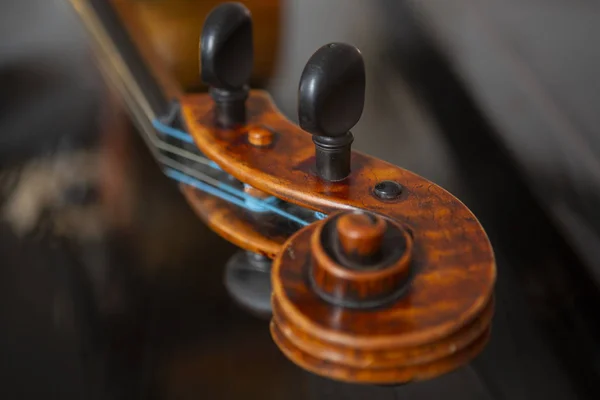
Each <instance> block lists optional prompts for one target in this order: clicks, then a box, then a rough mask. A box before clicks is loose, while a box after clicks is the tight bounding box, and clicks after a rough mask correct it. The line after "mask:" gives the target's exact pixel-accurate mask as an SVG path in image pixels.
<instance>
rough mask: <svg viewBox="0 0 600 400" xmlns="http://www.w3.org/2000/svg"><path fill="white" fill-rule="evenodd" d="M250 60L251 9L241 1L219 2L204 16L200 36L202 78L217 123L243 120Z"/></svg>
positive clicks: (231, 124) (250, 70)
mask: <svg viewBox="0 0 600 400" xmlns="http://www.w3.org/2000/svg"><path fill="white" fill-rule="evenodd" d="M253 63H254V51H253V42H252V18H251V15H250V11H249V10H248V9H247V8H246V7H245V6H243V5H242V4H240V3H229V2H228V3H223V4H221V5H220V6H218V7H216V8H215V9H214V10H213V11H211V13H210V14H209V15H208V17H207V18H206V20H205V22H204V27H203V28H202V35H201V38H200V65H201V76H202V81H203V82H205V83H206V84H207V85H209V87H210V94H211V96H212V98H213V100H214V101H215V105H216V110H215V113H216V119H217V124H218V125H220V126H222V127H225V128H229V127H232V126H235V125H238V124H243V123H244V122H245V120H246V106H245V102H246V99H247V98H248V90H249V89H248V81H249V80H250V76H251V74H252V66H253Z"/></svg>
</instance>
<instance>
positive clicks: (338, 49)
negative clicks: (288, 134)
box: [298, 43, 365, 182]
mask: <svg viewBox="0 0 600 400" xmlns="http://www.w3.org/2000/svg"><path fill="white" fill-rule="evenodd" d="M364 102H365V64H364V62H363V58H362V55H361V53H360V51H359V50H358V49H357V48H356V47H354V46H351V45H348V44H345V43H331V44H328V45H325V46H323V47H321V48H320V49H319V50H317V51H316V52H315V54H313V55H312V57H311V58H310V59H309V60H308V63H307V64H306V66H305V67H304V71H303V72H302V77H301V78H300V87H299V89H298V117H299V121H300V127H301V128H302V129H304V130H305V131H307V132H310V133H311V134H312V135H313V142H314V143H315V154H316V170H317V174H318V175H319V176H320V177H321V178H322V179H324V180H326V181H332V182H334V181H341V180H343V179H345V178H346V177H347V176H348V175H350V155H351V145H352V142H353V141H354V136H353V135H352V132H350V129H352V127H354V125H356V123H357V122H358V120H359V119H360V116H361V114H362V111H363V106H364Z"/></svg>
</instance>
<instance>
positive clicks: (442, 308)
mask: <svg viewBox="0 0 600 400" xmlns="http://www.w3.org/2000/svg"><path fill="white" fill-rule="evenodd" d="M181 104H182V111H183V116H184V120H185V122H186V124H187V128H188V130H189V132H190V133H191V134H192V136H193V137H194V140H195V142H196V144H197V145H198V147H199V148H200V150H202V152H203V153H204V154H206V155H207V156H208V157H209V158H211V159H212V160H214V161H215V162H216V163H217V164H219V165H220V167H221V168H222V169H223V170H225V171H226V172H228V173H230V174H231V175H233V176H234V177H235V178H236V179H239V180H240V181H242V182H244V183H247V184H249V185H252V186H253V187H255V188H257V189H259V190H262V191H265V192H267V193H270V194H272V195H274V196H277V197H279V198H281V199H284V200H286V201H289V202H291V203H295V204H298V205H300V206H303V207H306V208H309V209H313V210H317V211H321V212H325V213H328V214H330V213H331V212H334V211H339V210H356V209H360V210H365V211H370V212H373V213H377V214H380V215H382V216H385V217H387V218H389V219H390V220H391V221H394V222H396V223H398V224H400V225H401V226H402V227H404V228H405V229H406V231H407V232H409V233H410V236H411V237H412V250H411V252H410V258H411V264H410V265H411V271H412V276H411V281H410V284H409V285H408V287H407V289H406V292H405V293H404V294H403V296H402V297H400V299H399V300H396V301H395V302H394V303H393V304H392V305H390V306H387V307H382V308H380V309H377V310H375V311H374V310H356V309H349V308H343V307H339V306H335V305H333V304H331V302H328V301H324V300H323V298H322V297H320V295H318V294H317V293H316V292H315V290H314V287H312V286H308V285H310V284H309V283H307V280H306V276H307V273H309V272H310V271H308V270H307V268H310V266H311V265H312V263H311V262H309V260H310V255H311V251H312V250H311V248H312V247H314V243H313V244H312V245H311V237H312V236H311V235H312V233H314V230H315V229H318V227H319V226H321V224H322V223H324V222H320V223H316V224H312V225H310V226H308V227H305V228H303V229H302V230H300V231H299V232H297V233H296V234H295V235H294V236H292V237H291V238H290V239H289V240H288V241H287V242H286V244H285V245H284V248H283V249H282V250H281V251H280V252H279V253H278V255H277V257H276V259H275V262H274V269H273V290H274V293H273V304H274V308H275V309H276V310H277V311H275V316H274V319H273V322H272V326H271V328H272V329H271V330H272V335H273V338H274V340H275V341H276V342H277V344H278V346H279V347H280V348H281V349H282V351H283V352H284V353H285V354H286V355H287V356H288V357H289V358H290V359H291V360H292V361H293V362H295V363H296V364H298V365H300V366H302V367H304V368H306V369H308V370H311V371H313V372H315V373H318V374H321V375H324V376H328V377H332V378H335V379H341V380H346V381H350V382H364V383H367V382H370V383H398V382H406V381H410V380H417V379H426V378H431V377H434V376H437V375H439V374H442V373H444V372H447V371H450V370H452V369H454V368H457V367H458V366H460V365H463V364H464V363H467V362H469V361H470V360H471V359H472V358H473V357H475V356H476V354H477V353H478V352H479V351H480V350H481V348H482V347H483V346H484V344H485V342H486V340H487V337H488V335H489V318H487V317H486V316H487V315H488V313H491V307H492V306H491V304H492V300H491V299H492V291H493V285H494V282H495V277H496V270H495V261H494V255H493V252H492V249H491V246H490V243H489V240H488V238H487V236H486V234H485V232H484V230H483V228H482V227H481V225H480V224H479V222H478V221H477V219H476V218H475V217H474V216H473V214H472V213H471V212H470V211H469V210H468V209H467V207H465V206H464V205H463V204H462V203H461V202H460V201H459V200H457V199H456V198H455V197H453V196H452V195H451V194H449V193H448V192H447V191H445V190H443V189H442V188H440V187H439V186H437V185H435V184H433V183H431V182H429V181H427V180H425V179H424V178H422V177H420V176H418V175H416V174H413V173H411V172H409V171H406V170H404V169H402V168H399V167H397V166H394V165H391V164H389V163H386V162H384V161H382V160H378V159H376V158H373V157H369V156H367V155H364V154H361V153H359V152H353V153H352V157H351V159H352V172H351V174H350V176H349V177H348V178H347V179H346V180H344V181H342V182H325V181H322V180H321V179H320V178H318V177H317V175H316V174H315V172H314V144H313V143H312V138H311V136H310V135H309V134H308V133H306V132H303V131H302V130H301V129H300V128H299V127H298V126H296V125H294V124H292V123H291V122H290V121H288V120H286V119H285V118H283V117H282V116H281V114H280V113H279V112H278V110H277V109H276V108H275V107H274V105H273V103H272V101H271V99H270V97H269V96H268V94H266V93H265V92H262V91H252V92H251V94H250V96H249V99H248V101H247V111H248V126H249V127H256V126H262V127H264V128H267V129H269V130H271V131H272V132H274V133H275V136H274V140H273V143H272V144H271V145H270V146H269V147H256V146H253V145H252V144H250V143H249V140H248V130H249V128H246V127H241V128H237V129H234V130H223V129H219V128H217V127H216V126H215V124H214V115H213V105H212V101H211V100H210V98H209V97H208V96H206V95H190V96H183V97H182V99H181ZM383 180H392V181H396V182H398V183H400V184H401V185H402V186H403V187H404V191H403V193H402V195H401V196H400V198H398V199H397V200H395V201H385V200H381V199H379V198H378V197H376V196H375V195H374V194H373V188H374V186H375V185H376V184H377V183H378V182H380V181H383ZM229 224H231V223H229ZM220 229H222V227H221V228H220ZM250 234H253V233H250ZM242 236H243V234H238V235H237V236H236V240H237V241H238V242H242V241H252V242H253V243H254V244H258V243H259V241H258V240H257V239H256V238H254V239H249V238H246V239H244V238H242ZM346 272H347V271H346ZM317 280H318V279H317ZM474 327H477V328H474ZM307 338H308V339H307ZM315 343H316V344H315ZM311 346H313V347H311ZM317 346H321V351H320V352H317V351H314V347H317ZM428 346H430V347H428ZM428 348H435V351H433V350H431V352H429V351H426V350H422V349H428ZM311 349H312V350H311ZM419 351H421V352H424V353H423V354H424V355H423V357H422V360H421V359H419V358H412V359H411V358H410V357H408V355H407V354H413V352H417V353H418V352H419ZM396 352H399V353H398V354H404V356H402V357H404V361H402V360H396V361H394V362H391V361H388V364H386V363H385V362H383V361H381V364H380V365H381V367H380V368H379V367H377V368H375V367H374V368H369V367H368V365H364V366H362V367H361V366H360V365H359V366H357V365H355V364H353V363H352V357H354V356H356V355H360V354H363V355H364V359H365V360H371V361H372V362H374V364H373V365H378V363H379V361H377V360H376V359H374V358H373V357H376V355H377V354H379V355H381V354H395V353H396ZM351 353H352V354H354V356H353V355H352V354H351ZM329 355H337V356H336V357H338V358H336V359H335V360H329V359H327V357H329ZM382 357H384V358H385V356H382ZM402 357H401V356H399V358H402ZM407 357H408V359H409V361H407ZM415 357H416V356H415ZM359 358H360V357H359ZM349 360H350V361H349ZM373 360H375V361H373ZM419 360H420V361H419ZM423 360H425V361H423ZM390 363H391V364H390ZM407 363H408V364H407ZM367 364H368V363H367ZM412 364H414V365H412Z"/></svg>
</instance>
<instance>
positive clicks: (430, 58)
mask: <svg viewBox="0 0 600 400" xmlns="http://www.w3.org/2000/svg"><path fill="white" fill-rule="evenodd" d="M203 2H204V1H200V0H198V1H197V2H192V1H191V0H190V1H183V0H179V1H162V2H161V1H156V2H145V1H141V0H131V1H130V2H125V1H123V2H121V3H123V4H125V3H131V4H133V3H139V4H140V6H139V7H140V8H138V9H137V12H138V13H139V14H140V15H141V16H142V17H144V18H147V19H146V21H154V20H153V19H152V18H158V17H157V15H158V16H159V17H161V18H162V21H167V22H165V24H164V26H161V28H162V29H166V30H165V31H166V32H168V33H169V35H167V36H160V35H158V34H156V35H154V36H152V35H150V36H151V39H152V41H153V43H154V44H155V45H157V43H158V44H160V43H163V47H160V46H158V47H159V50H158V53H159V54H160V55H161V56H163V58H165V59H166V60H167V65H168V66H170V67H171V72H172V73H173V74H174V75H175V76H177V78H178V79H179V81H180V82H181V83H182V85H183V86H184V87H185V88H187V89H190V88H194V85H197V82H199V78H198V77H197V76H196V75H195V70H196V69H195V68H196V66H195V65H192V64H189V65H192V66H191V67H188V64H185V65H184V66H182V65H183V64H182V62H180V59H178V58H177V57H176V56H177V54H176V52H175V50H173V48H172V47H170V46H169V43H176V42H177V41H181V40H183V39H181V38H179V37H178V35H183V33H184V32H187V31H186V30H185V29H184V25H183V24H177V21H176V20H174V19H173V18H175V17H176V16H177V15H181V12H180V11H179V12H180V14H177V12H178V11H177V10H178V9H183V8H185V7H186V3H187V5H188V6H189V5H190V4H191V3H198V4H199V3H203ZM116 3H119V2H118V1H117V2H116ZM159 3H163V6H165V7H166V8H164V9H172V10H175V11H173V12H172V13H170V12H163V11H161V12H158V11H157V10H158V9H157V8H153V6H156V7H158V6H157V4H159ZM204 3H206V6H205V7H204V8H208V9H210V7H211V6H212V5H214V4H215V3H217V1H206V2H204ZM247 3H249V5H250V3H253V6H254V7H255V9H256V12H254V11H253V13H254V14H255V15H256V16H257V17H259V18H261V23H260V26H261V29H263V30H264V31H265V32H267V33H266V34H265V35H263V36H261V38H262V39H261V42H259V43H258V44H257V45H258V46H260V45H261V43H262V45H263V46H264V47H263V53H261V54H260V55H259V56H258V59H257V63H258V67H257V72H256V75H257V76H256V77H255V78H256V79H255V80H256V82H257V83H256V85H257V86H262V87H265V88H266V89H267V90H269V91H270V92H271V93H272V95H273V97H274V99H275V101H276V103H277V105H278V106H279V108H280V109H281V110H282V111H283V112H284V113H285V114H286V115H287V116H288V117H289V118H290V119H292V120H295V118H296V91H297V85H298V79H299V77H300V74H301V71H302V68H303V67H304V64H305V62H306V60H308V58H309V57H310V55H311V54H312V53H313V52H314V51H315V50H316V49H317V48H318V47H320V46H321V45H323V44H325V43H328V42H332V41H344V42H348V43H352V44H354V45H356V46H358V47H359V48H360V49H361V50H362V52H363V55H364V58H365V61H366V66H367V73H368V76H367V103H366V107H365V111H364V113H363V118H362V120H361V121H360V123H359V124H358V125H357V127H356V128H355V130H354V134H355V136H356V145H355V148H357V149H359V150H362V151H364V152H367V153H370V154H372V155H374V156H377V157H380V158H383V159H385V160H388V161H390V162H393V163H395V164H397V165H400V166H401V167H403V168H406V169H409V170H412V171H414V172H416V173H418V174H421V175H423V176H424V177H426V178H428V179H430V180H432V181H434V182H435V183H437V184H439V185H441V186H443V187H445V188H446V189H448V190H449V191H450V192H452V193H453V194H455V195H456V196H457V197H459V198H460V199H461V200H463V201H464V202H465V203H466V204H467V206H469V207H470V208H471V209H472V210H473V211H474V213H475V214H476V215H477V216H478V218H479V219H480V221H481V222H482V224H483V226H484V227H485V229H486V230H487V232H488V234H489V236H490V239H491V241H492V244H493V246H494V249H495V252H496V257H497V263H498V284H497V311H496V315H495V320H494V331H493V336H492V340H491V342H490V344H489V345H488V347H487V348H486V350H485V351H484V352H483V354H481V355H480V356H479V357H478V358H477V359H476V361H475V362H474V363H472V364H471V365H470V366H468V367H465V368H462V369H461V370H458V371H455V372H453V373H451V374H448V375H446V376H444V377H442V378H439V379H436V380H434V381H431V382H426V383H419V384H411V385H407V386H403V387H397V388H392V387H385V388H383V387H364V386H353V385H346V384H341V383H336V382H332V381H328V380H325V379H321V378H317V377H315V376H313V375H311V374H309V373H306V372H304V371H301V370H300V369H299V368H297V367H295V366H293V365H292V364H291V363H289V362H288V361H287V360H285V359H284V357H283V356H282V355H280V353H279V351H278V350H277V349H276V347H275V345H274V344H273V343H272V342H271V340H270V337H269V332H268V325H267V323H266V322H264V321H261V320H259V319H256V318H254V317H253V316H251V315H249V314H247V313H246V312H245V311H243V310H241V309H240V308H239V307H237V306H236V305H235V304H233V303H232V301H231V300H230V299H229V297H228V296H227V294H226V291H225V289H224V287H223V283H222V274H223V265H224V264H225V262H226V261H227V259H228V258H229V257H230V256H231V255H232V254H234V251H235V249H234V248H233V246H231V245H229V244H228V243H226V242H224V241H223V240H222V239H220V238H218V237H217V236H216V235H215V234H213V233H212V232H210V231H209V230H208V229H207V228H206V227H205V226H204V225H203V224H202V223H201V222H200V221H199V220H198V219H197V218H196V217H195V216H194V214H193V213H192V211H191V210H190V209H189V207H188V206H187V204H186V203H185V201H184V200H183V198H182V197H181V195H180V194H179V192H178V189H177V187H176V186H175V185H174V184H173V183H172V182H170V181H168V180H167V179H166V178H165V177H163V176H162V175H161V173H160V171H159V169H158V167H157V166H156V165H155V164H154V163H153V161H152V159H151V157H150V154H149V153H148V151H147V150H146V149H145V147H144V145H143V143H142V141H141V140H140V139H139V136H138V135H137V133H136V132H135V129H134V128H133V126H131V124H130V123H129V122H128V121H127V118H126V117H125V116H124V114H123V112H122V110H121V107H120V105H119V104H118V102H115V101H114V100H113V97H112V96H111V95H110V93H109V91H108V90H107V87H106V84H105V83H104V80H103V79H102V77H101V75H100V74H99V72H98V70H97V68H96V63H95V61H94V58H93V56H92V51H91V48H90V43H89V37H88V36H87V35H86V32H85V29H84V28H83V26H82V24H81V21H80V20H79V19H78V18H77V14H76V13H75V12H74V11H73V8H72V6H71V4H70V3H69V2H68V1H66V0H63V1H61V0H4V1H3V2H2V3H1V4H0V21H1V23H0V33H1V39H0V84H1V90H0V127H1V133H0V168H1V170H0V184H1V186H0V200H1V202H2V204H1V207H2V223H1V225H0V321H1V325H0V327H1V329H0V360H1V361H0V363H1V365H2V371H1V372H2V373H1V374H0V398H2V399H33V398H39V397H40V396H43V397H45V398H50V399H54V398H56V399H65V400H68V399H124V398H128V399H133V398H140V399H188V398H189V399H191V398H194V399H195V398H209V399H238V398H239V399H246V398H247V399H254V398H256V399H325V398H334V399H338V398H339V399H362V398H365V399H366V398H373V399H404V398H407V399H408V398H410V399H440V398H444V399H446V398H447V399H538V398H539V399H542V398H544V399H595V398H600V389H599V388H598V387H597V384H596V383H597V382H598V378H599V373H600V347H599V343H600V336H599V329H600V326H599V322H600V317H599V315H598V310H599V309H600V304H599V303H600V296H599V293H598V282H599V280H600V263H599V261H598V260H599V259H600V257H599V256H600V254H599V252H600V211H599V210H600V208H599V205H600V203H599V201H598V200H599V196H600V135H599V133H598V128H597V126H598V123H599V122H600V117H599V114H598V112H597V111H596V108H597V104H598V103H599V101H600V81H599V80H598V78H597V76H596V75H597V71H598V70H600V46H598V41H599V39H598V38H599V34H600V28H599V27H600V25H599V22H600V6H598V5H597V4H595V3H594V2H591V1H585V0H579V1H572V0H571V1H567V0H551V1H548V0H545V1H527V2H523V1H515V0H510V1H508V0H505V1H501V2H500V1H491V0H454V1H451V2H450V1H444V0H426V1H401V0H369V1H367V0H327V1H319V0H302V1H300V0H281V1H272V0H269V1H264V2H261V1H254V2H251V1H248V2H247ZM169 7H172V8H169ZM161 10H162V9H161ZM195 17H196V18H199V20H200V21H201V20H202V18H203V17H202V16H201V15H200V14H198V15H195ZM169 18H170V19H169ZM159 20H160V18H159ZM173 21H175V22H173ZM169 24H170V25H169ZM165 26H166V28H165ZM185 26H188V25H185ZM153 27H156V30H155V32H158V26H157V25H152V24H150V25H149V28H148V26H146V28H147V29H150V30H151V31H152V28H153ZM268 27H271V28H272V29H273V31H272V33H271V34H269V31H268V30H266V29H267V28H268ZM193 29H196V28H193ZM199 31H200V26H198V27H197V32H199ZM161 32H163V31H161ZM186 34H187V33H186ZM186 37H189V36H186ZM269 37H276V39H277V40H272V41H270V40H269ZM189 40H191V41H192V42H195V41H196V40H197V38H191V39H189ZM262 40H264V41H262ZM165 43H166V44H165ZM182 46H183V45H182ZM194 46H195V45H194ZM179 57H180V55H179ZM189 57H190V58H191V59H196V57H197V55H196V54H191V55H189ZM190 71H191V72H190ZM196 79H197V80H196ZM107 177H108V178H107ZM107 188H108V189H107Z"/></svg>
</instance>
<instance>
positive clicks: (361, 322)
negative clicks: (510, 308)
mask: <svg viewBox="0 0 600 400" xmlns="http://www.w3.org/2000/svg"><path fill="white" fill-rule="evenodd" d="M325 223H326V220H324V221H321V222H318V223H316V224H313V225H310V226H308V227H306V228H304V229H302V230H301V231H299V232H298V233H297V234H295V235H294V236H292V237H291V238H290V239H289V240H288V242H286V244H285V245H284V248H283V250H282V252H281V253H280V255H279V256H278V257H277V258H276V259H275V262H274V264H273V273H272V284H273V313H274V319H273V322H272V324H271V332H272V334H273V338H274V340H275V341H276V342H277V343H278V345H279V346H280V348H281V349H282V351H283V352H284V353H285V354H286V355H287V356H288V357H289V358H290V359H291V360H292V361H294V362H295V363H297V364H298V365H301V366H302V367H304V368H306V369H308V370H309V371H313V372H315V373H319V374H323V375H325V376H329V377H333V378H335V379H340V380H344V381H349V382H363V383H385V384H390V383H400V382H409V381H413V380H421V379H429V378H433V377H435V376H438V375H440V374H443V373H446V372H448V371H450V370H453V369H456V368H458V367H460V366H461V365H463V364H465V363H467V362H469V361H471V360H472V359H473V358H474V357H475V356H476V355H477V354H478V353H479V351H481V349H482V348H483V346H484V345H485V343H486V342H487V339H488V336H489V330H490V321H491V317H492V314H493V300H492V299H491V298H490V297H489V296H490V295H491V285H492V284H493V281H490V280H489V275H490V274H489V272H490V269H486V268H483V269H477V268H469V266H466V268H463V266H462V265H457V266H453V267H452V266H448V265H444V264H430V265H422V264H421V265H418V266H415V267H416V268H418V270H417V271H416V272H415V275H414V277H413V281H412V282H411V283H410V284H409V285H408V287H407V291H406V293H404V295H403V296H402V297H401V298H400V299H398V300H397V301H395V302H393V303H391V304H386V305H384V306H381V307H378V308H375V309H372V308H371V309H365V310H357V309H348V308H345V307H339V306H336V305H333V304H330V303H328V302H326V301H323V299H322V298H321V297H320V296H319V295H318V294H317V293H316V292H315V290H314V286H311V284H310V283H309V281H310V279H307V277H308V276H310V274H311V273H313V271H311V269H312V268H315V264H314V263H315V260H314V255H312V257H311V252H312V253H314V246H315V245H314V243H311V240H310V237H314V233H315V232H318V231H319V228H320V227H321V226H322V225H324V224H325ZM311 263H312V267H311ZM388 271H393V269H384V270H383V271H381V272H388ZM378 272H380V271H378ZM370 274H371V275H372V273H370ZM357 275H361V274H359V273H357ZM366 275H369V273H367V274H366ZM359 278H360V276H359ZM357 290H358V289H357ZM463 296H465V297H463ZM481 300H483V301H484V304H483V307H482V308H481V309H479V308H475V309H472V308H471V307H472V305H473V304H478V303H479V302H480V301H481Z"/></svg>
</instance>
